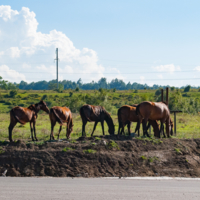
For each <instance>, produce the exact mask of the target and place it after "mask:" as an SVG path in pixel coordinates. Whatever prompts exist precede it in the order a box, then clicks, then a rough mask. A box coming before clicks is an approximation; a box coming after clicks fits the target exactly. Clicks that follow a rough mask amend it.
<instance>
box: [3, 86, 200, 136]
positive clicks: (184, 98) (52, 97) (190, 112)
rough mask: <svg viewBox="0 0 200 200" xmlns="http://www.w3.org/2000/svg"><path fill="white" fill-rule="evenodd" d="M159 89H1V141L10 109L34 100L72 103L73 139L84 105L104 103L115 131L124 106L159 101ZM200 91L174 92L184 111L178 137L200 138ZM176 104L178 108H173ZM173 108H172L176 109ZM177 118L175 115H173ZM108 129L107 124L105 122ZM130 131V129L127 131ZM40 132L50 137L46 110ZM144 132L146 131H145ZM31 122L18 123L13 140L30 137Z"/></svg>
mask: <svg viewBox="0 0 200 200" xmlns="http://www.w3.org/2000/svg"><path fill="white" fill-rule="evenodd" d="M155 93H156V91H155V90H139V91H135V90H126V91H113V90H103V91H98V90H92V91H74V90H66V91H63V92H62V93H58V92H55V91H31V90H30V91H20V90H19V91H17V94H16V95H15V96H13V97H11V96H10V93H9V91H0V122H1V123H0V140H8V126H9V110H10V109H11V108H12V107H14V106H18V105H19V106H23V107H27V106H29V105H31V104H33V103H37V102H39V101H40V100H41V99H44V101H45V102H47V105H48V106H49V108H50V107H52V106H55V105H59V106H68V107H69V108H70V109H71V110H72V112H73V121H74V128H73V133H72V134H71V138H77V137H79V136H81V131H82V121H81V118H80V115H79V113H78V111H79V108H80V107H81V106H82V105H83V104H86V103H88V104H93V105H102V106H104V107H105V108H106V109H107V110H108V111H109V112H110V113H111V115H112V118H113V121H114V124H115V133H117V130H118V120H117V110H118V108H119V107H121V106H122V105H131V104H135V103H140V102H142V101H146V100H149V101H159V98H160V95H159V94H158V95H156V94H155ZM199 99H200V92H199V90H197V89H192V90H191V91H190V92H187V93H185V92H183V90H175V91H171V92H170V103H171V105H170V106H171V107H172V108H173V109H174V108H175V109H180V110H182V111H183V112H184V113H179V114H177V136H176V137H178V138H199V137H200V124H199V121H200V115H199V111H200V104H199ZM173 106H174V107H173ZM172 108H171V109H172ZM171 117H172V119H173V115H172V116H171ZM93 125H94V123H88V124H87V125H86V132H87V136H89V135H90V134H91V132H92V129H93ZM135 126H136V124H135V123H133V124H132V132H134V129H135ZM58 129H59V126H58V125H57V126H56V127H55V130H54V133H55V135H56V134H57V133H58ZM141 129H142V128H141ZM105 130H106V134H108V132H107V125H106V123H105ZM126 131H127V130H126ZM36 132H37V136H38V139H40V140H48V139H49V137H50V121H49V116H48V115H47V114H45V113H44V112H40V113H39V114H38V119H37V123H36ZM141 133H142V131H141ZM65 134H66V130H65V127H63V130H62V132H61V136H60V138H65V137H66V136H65ZM101 134H102V131H101V126H100V123H99V124H98V126H97V128H96V131H95V133H94V135H101ZM30 136H31V134H30V127H29V124H26V125H25V126H22V125H20V124H17V125H16V127H15V128H14V130H13V139H29V140H30Z"/></svg>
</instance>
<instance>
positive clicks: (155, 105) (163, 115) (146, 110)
mask: <svg viewBox="0 0 200 200" xmlns="http://www.w3.org/2000/svg"><path fill="white" fill-rule="evenodd" d="M136 113H137V115H139V116H140V117H142V119H143V121H144V132H145V134H147V136H148V133H147V128H146V123H147V121H148V120H149V119H150V120H160V122H161V126H160V131H159V137H160V133H161V131H162V130H164V129H163V128H164V127H163V123H165V124H166V133H167V136H168V137H169V134H171V135H173V123H172V121H171V119H170V111H169V108H168V106H167V105H166V104H165V103H163V102H149V101H144V102H142V103H140V104H139V105H138V106H137V107H136Z"/></svg>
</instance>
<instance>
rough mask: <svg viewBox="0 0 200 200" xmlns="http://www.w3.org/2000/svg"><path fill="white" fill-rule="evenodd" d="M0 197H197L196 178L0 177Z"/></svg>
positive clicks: (15, 199)
mask: <svg viewBox="0 0 200 200" xmlns="http://www.w3.org/2000/svg"><path fill="white" fill-rule="evenodd" d="M0 199H1V200H4V199H12V200H29V199H31V200H32V199H36V200H40V199H42V200H43V199H48V200H51V199H56V200H57V199H80V200H91V199H95V200H104V199H106V200H110V199H112V200H113V199H120V200H123V199H134V200H137V199H142V200H144V199H148V200H149V199H153V200H164V199H167V200H172V199H176V200H178V199H181V200H184V199H187V200H190V199H192V200H194V199H200V181H197V180H126V179H125V180H124V179H101V178H74V179H72V178H28V177H27V178H14V177H0Z"/></svg>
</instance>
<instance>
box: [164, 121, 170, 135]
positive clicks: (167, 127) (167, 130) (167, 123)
mask: <svg viewBox="0 0 200 200" xmlns="http://www.w3.org/2000/svg"><path fill="white" fill-rule="evenodd" d="M165 126H166V133H167V137H168V138H169V126H170V118H168V119H167V120H166V123H165Z"/></svg>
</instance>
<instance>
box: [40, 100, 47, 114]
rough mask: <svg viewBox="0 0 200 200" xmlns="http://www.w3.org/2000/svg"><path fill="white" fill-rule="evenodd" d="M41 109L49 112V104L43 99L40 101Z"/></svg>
mask: <svg viewBox="0 0 200 200" xmlns="http://www.w3.org/2000/svg"><path fill="white" fill-rule="evenodd" d="M38 105H39V107H40V109H42V110H43V111H45V112H46V113H48V114H49V108H48V106H47V104H46V103H45V102H44V101H43V100H42V101H40V102H39V103H38Z"/></svg>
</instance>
